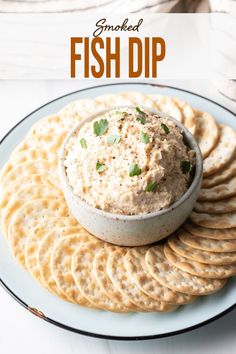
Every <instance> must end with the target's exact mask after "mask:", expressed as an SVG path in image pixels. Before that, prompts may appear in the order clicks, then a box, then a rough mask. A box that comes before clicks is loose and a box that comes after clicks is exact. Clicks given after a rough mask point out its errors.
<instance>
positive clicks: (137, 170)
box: [129, 163, 142, 177]
mask: <svg viewBox="0 0 236 354" xmlns="http://www.w3.org/2000/svg"><path fill="white" fill-rule="evenodd" d="M141 173H142V170H141V168H139V167H138V165H137V164H135V163H132V164H131V166H130V168H129V176H130V177H134V176H138V175H140V174H141Z"/></svg>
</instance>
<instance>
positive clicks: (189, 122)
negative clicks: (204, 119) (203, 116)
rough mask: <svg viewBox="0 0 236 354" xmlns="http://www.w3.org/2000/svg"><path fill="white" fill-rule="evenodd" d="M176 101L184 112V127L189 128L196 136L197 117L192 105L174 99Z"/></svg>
mask: <svg viewBox="0 0 236 354" xmlns="http://www.w3.org/2000/svg"><path fill="white" fill-rule="evenodd" d="M174 101H175V103H176V104H177V105H178V107H179V108H180V110H181V112H182V115H183V119H184V122H183V123H184V125H185V126H186V128H188V130H189V131H190V133H192V134H193V135H195V133H196V131H197V117H196V115H195V113H194V110H193V109H192V107H191V106H190V104H188V103H187V102H186V101H182V100H180V99H178V98H174Z"/></svg>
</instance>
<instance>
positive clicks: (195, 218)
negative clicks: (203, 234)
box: [189, 211, 236, 229]
mask: <svg viewBox="0 0 236 354" xmlns="http://www.w3.org/2000/svg"><path fill="white" fill-rule="evenodd" d="M189 219H190V220H191V221H192V222H193V223H194V224H197V225H199V226H204V227H208V228H209V229H230V228H235V227H236V212H231V213H225V214H208V213H196V212H194V211H193V212H192V213H191V214H190V217H189Z"/></svg>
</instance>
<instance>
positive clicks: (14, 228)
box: [8, 198, 71, 266]
mask: <svg viewBox="0 0 236 354" xmlns="http://www.w3.org/2000/svg"><path fill="white" fill-rule="evenodd" d="M50 217H71V216H70V213H69V211H68V207H67V205H66V202H65V200H64V198H62V199H60V200H54V199H47V198H42V199H35V200H32V201H29V202H27V203H25V204H23V205H22V207H20V208H19V209H18V211H17V212H16V214H15V215H14V217H13V219H12V220H11V222H10V225H9V228H8V238H9V244H10V248H11V251H12V253H13V255H14V256H15V257H16V259H17V260H18V262H19V263H20V264H21V265H22V266H25V242H26V238H27V236H28V235H29V233H30V232H31V231H32V230H33V229H34V228H35V227H36V226H37V225H38V224H39V223H40V222H41V221H43V220H45V219H47V218H50Z"/></svg>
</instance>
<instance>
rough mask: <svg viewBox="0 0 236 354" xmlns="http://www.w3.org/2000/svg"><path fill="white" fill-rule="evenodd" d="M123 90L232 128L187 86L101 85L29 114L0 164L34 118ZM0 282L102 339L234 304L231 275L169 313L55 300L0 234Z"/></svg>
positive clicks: (28, 304)
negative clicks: (170, 100) (177, 102)
mask: <svg viewBox="0 0 236 354" xmlns="http://www.w3.org/2000/svg"><path fill="white" fill-rule="evenodd" d="M125 90H137V91H140V92H144V93H159V94H163V95H169V96H176V97H179V98H182V99H184V100H186V101H188V102H189V103H190V104H191V105H192V106H193V107H196V108H199V109H202V110H205V111H207V112H209V113H211V114H213V115H214V116H215V117H216V119H217V121H218V122H223V123H226V124H229V125H231V126H232V127H233V128H234V129H236V119H235V116H234V114H233V113H232V112H230V111H229V110H227V109H226V108H224V107H222V106H220V105H218V104H217V103H215V102H213V101H210V100H208V99H206V98H204V97H201V96H199V95H196V94H194V93H191V92H188V91H184V90H180V89H176V88H172V87H167V86H165V87H162V86H159V85H153V84H144V83H140V84H123V83H121V84H113V85H103V86H97V87H92V88H88V89H85V90H81V91H77V92H74V93H71V94H69V95H66V96H63V97H60V98H58V99H56V100H54V101H52V102H49V103H47V104H46V105H44V106H42V107H40V108H39V109H37V110H36V111H34V112H32V113H31V114H29V115H28V116H27V117H26V118H24V119H23V120H22V121H21V122H19V123H18V124H17V125H16V126H15V127H14V128H13V129H12V130H11V131H10V132H9V133H8V134H7V135H6V136H5V137H4V138H3V140H2V141H1V144H0V156H1V162H0V165H1V166H2V165H3V164H4V162H5V161H6V160H7V159H8V156H9V154H10V152H11V151H12V150H13V148H14V147H15V146H16V144H17V143H19V142H20V141H21V140H22V139H23V137H24V136H25V134H26V132H27V131H28V129H29V128H30V127H31V125H32V124H33V123H34V122H36V121H37V120H38V119H39V118H42V117H43V116H46V115H48V114H52V113H55V112H57V111H58V110H60V109H61V108H62V107H63V106H65V105H66V104H67V103H69V102H71V101H73V100H75V99H80V98H88V97H89V98H90V97H95V96H98V95H103V94H106V93H115V92H121V91H125ZM0 282H1V284H2V286H3V287H4V288H5V289H6V290H7V291H8V293H9V294H10V295H11V296H13V297H14V298H15V300H17V301H18V302H19V303H20V304H21V305H22V306H24V307H25V308H26V309H27V310H30V311H31V312H33V313H34V314H36V315H38V316H40V317H41V318H43V319H44V320H46V321H48V322H51V323H53V324H55V325H57V326H60V327H62V328H64V329H67V330H70V331H74V332H78V333H81V334H85V335H89V336H94V337H101V338H108V339H121V340H131V339H151V338H158V337H165V336H170V335H175V334H179V333H183V332H186V331H189V330H192V329H194V328H197V327H200V326H202V325H204V324H207V323H209V322H211V321H213V320H215V319H217V318H219V317H221V316H223V315H224V314H226V313H227V312H229V311H231V310H233V309H234V308H235V307H236V278H234V279H232V280H231V281H230V282H229V284H228V285H227V286H226V287H225V288H224V289H223V290H222V291H220V292H219V293H217V294H215V295H211V296H206V297H202V298H200V299H199V300H197V301H195V302H194V303H193V304H191V305H188V306H183V307H181V308H180V309H179V310H178V311H176V312H173V313H169V314H158V313H149V314H143V313H137V314H114V313H110V312H105V311H100V310H92V309H87V308H83V307H80V306H78V305H74V304H71V303H67V302H64V301H63V300H60V299H59V298H58V297H56V296H54V295H52V294H50V293H49V292H48V291H47V290H45V289H43V288H42V287H41V286H40V285H39V284H37V283H36V282H35V281H34V280H33V279H32V278H31V276H30V274H29V273H27V272H26V271H25V270H24V269H23V268H21V267H20V266H19V265H18V263H17V262H16V261H15V259H14V258H13V257H12V255H11V253H10V250H9V247H8V244H7V242H6V240H5V239H4V237H0ZM33 309H37V310H38V311H41V312H42V313H41V312H37V311H36V310H33Z"/></svg>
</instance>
